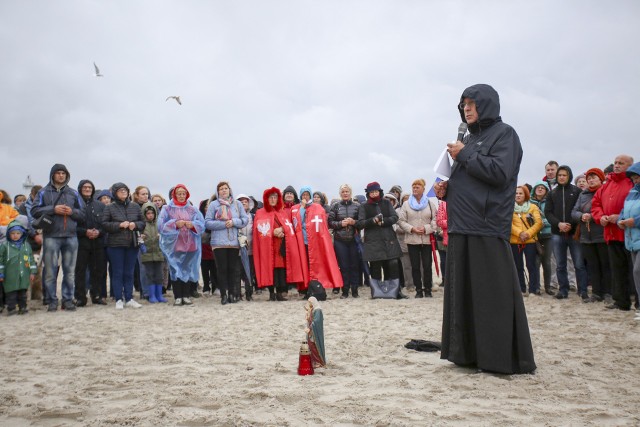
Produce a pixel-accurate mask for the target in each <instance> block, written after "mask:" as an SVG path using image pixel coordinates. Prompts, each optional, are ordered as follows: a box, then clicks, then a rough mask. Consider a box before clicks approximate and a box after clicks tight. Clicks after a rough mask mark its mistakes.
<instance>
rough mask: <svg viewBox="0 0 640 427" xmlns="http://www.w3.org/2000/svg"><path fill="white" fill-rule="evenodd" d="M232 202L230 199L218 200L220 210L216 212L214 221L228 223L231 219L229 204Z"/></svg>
mask: <svg viewBox="0 0 640 427" xmlns="http://www.w3.org/2000/svg"><path fill="white" fill-rule="evenodd" d="M232 201H233V198H232V197H229V198H227V199H222V198H220V199H218V202H220V210H219V211H218V212H216V219H218V220H220V221H228V220H230V219H231V202H232Z"/></svg>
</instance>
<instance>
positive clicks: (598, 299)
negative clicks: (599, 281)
mask: <svg viewBox="0 0 640 427" xmlns="http://www.w3.org/2000/svg"><path fill="white" fill-rule="evenodd" d="M602 300H603V298H602V297H601V296H600V295H596V294H593V295H591V302H602Z"/></svg>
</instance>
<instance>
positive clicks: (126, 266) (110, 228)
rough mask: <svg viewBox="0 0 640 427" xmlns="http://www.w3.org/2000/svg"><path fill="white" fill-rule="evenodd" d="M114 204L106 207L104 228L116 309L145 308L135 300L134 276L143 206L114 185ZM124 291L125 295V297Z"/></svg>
mask: <svg viewBox="0 0 640 427" xmlns="http://www.w3.org/2000/svg"><path fill="white" fill-rule="evenodd" d="M111 193H112V194H113V202H112V203H111V204H109V205H107V206H105V208H104V213H103V217H102V227H103V228H104V229H105V230H106V231H107V233H108V234H107V256H108V257H109V264H110V265H111V269H110V273H111V276H110V277H111V289H112V291H113V295H114V297H115V299H116V310H122V309H123V308H125V306H126V307H131V308H140V307H142V306H141V305H140V304H139V303H138V302H136V301H135V300H134V299H133V273H134V269H135V265H136V262H137V261H138V235H139V233H141V232H142V231H143V230H144V227H145V222H144V220H143V218H142V210H140V206H138V205H137V204H135V203H133V202H131V200H130V199H129V187H127V186H126V185H125V184H123V183H121V182H117V183H115V184H113V185H112V186H111ZM123 291H124V296H123Z"/></svg>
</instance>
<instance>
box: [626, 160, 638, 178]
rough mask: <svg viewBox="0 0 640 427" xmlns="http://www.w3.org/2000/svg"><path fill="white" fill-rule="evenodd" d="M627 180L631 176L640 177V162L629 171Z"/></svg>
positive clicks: (630, 167)
mask: <svg viewBox="0 0 640 427" xmlns="http://www.w3.org/2000/svg"><path fill="white" fill-rule="evenodd" d="M626 173H627V178H631V175H640V162H637V163H634V164H632V165H631V166H629V168H628V169H627V172H626Z"/></svg>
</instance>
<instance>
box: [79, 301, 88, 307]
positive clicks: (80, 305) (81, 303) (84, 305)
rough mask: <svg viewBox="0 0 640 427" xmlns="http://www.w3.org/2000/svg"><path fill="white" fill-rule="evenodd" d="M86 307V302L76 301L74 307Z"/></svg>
mask: <svg viewBox="0 0 640 427" xmlns="http://www.w3.org/2000/svg"><path fill="white" fill-rule="evenodd" d="M86 306H87V300H78V301H77V302H76V307H86Z"/></svg>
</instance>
